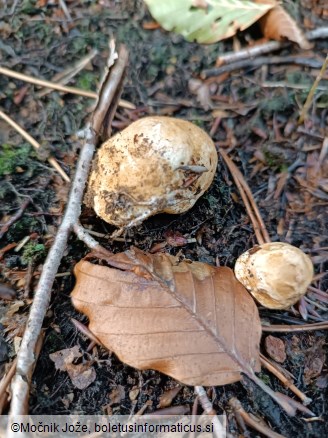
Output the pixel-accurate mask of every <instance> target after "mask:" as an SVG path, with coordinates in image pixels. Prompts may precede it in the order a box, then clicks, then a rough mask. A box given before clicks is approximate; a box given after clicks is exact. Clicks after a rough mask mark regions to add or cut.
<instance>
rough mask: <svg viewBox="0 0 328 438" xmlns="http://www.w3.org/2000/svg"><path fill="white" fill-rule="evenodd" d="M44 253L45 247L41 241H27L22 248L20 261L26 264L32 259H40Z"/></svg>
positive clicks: (35, 260)
mask: <svg viewBox="0 0 328 438" xmlns="http://www.w3.org/2000/svg"><path fill="white" fill-rule="evenodd" d="M45 255H46V248H45V246H44V245H43V243H34V242H29V243H28V244H27V245H26V246H25V249H24V252H23V255H22V262H23V263H25V264H28V263H29V262H31V261H32V260H33V261H34V262H37V261H40V260H41V259H43V258H44V257H45Z"/></svg>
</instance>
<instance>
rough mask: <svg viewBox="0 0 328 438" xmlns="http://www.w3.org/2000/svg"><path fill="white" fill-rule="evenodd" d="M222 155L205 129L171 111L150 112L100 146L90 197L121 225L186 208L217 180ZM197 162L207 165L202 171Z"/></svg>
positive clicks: (101, 211) (103, 215) (90, 203)
mask: <svg viewBox="0 0 328 438" xmlns="http://www.w3.org/2000/svg"><path fill="white" fill-rule="evenodd" d="M217 161H218V158H217V152H216V149H215V146H214V143H213V142H212V140H211V138H210V137H209V136H208V135H207V134H206V132H204V131H203V130H202V129H200V128H198V127H197V126H195V125H193V124H192V123H190V122H187V121H184V120H180V119H175V118H171V117H145V118H142V119H140V120H137V121H136V122H134V123H132V124H131V125H130V126H128V127H127V128H126V129H124V130H123V131H121V132H120V133H118V134H116V135H115V136H114V137H112V138H111V139H109V140H107V141H106V142H105V143H104V144H103V145H102V146H101V147H100V149H99V150H98V151H97V154H96V157H95V159H94V163H93V168H92V171H91V174H90V178H89V184H88V189H87V193H86V197H85V203H86V204H87V205H88V206H90V207H92V208H93V209H94V210H95V212H96V213H97V215H98V216H100V217H101V218H102V219H104V220H105V221H106V222H108V223H110V224H113V225H116V226H117V227H125V226H132V225H137V224H138V223H141V222H142V221H143V220H144V219H146V218H147V217H149V216H152V215H154V214H157V213H172V214H178V213H183V212H185V211H187V210H188V209H190V208H191V207H192V206H193V205H194V204H195V202H196V201H197V199H198V198H199V197H200V196H201V195H202V194H203V193H204V192H205V190H207V189H208V187H209V186H210V184H211V183H212V181H213V178H214V175H215V171H216V167H217ZM186 166H189V167H188V168H186ZM190 166H193V167H192V168H190ZM197 166H204V167H205V168H206V169H207V171H206V172H203V173H197V170H199V168H198V167H197ZM195 170H196V172H195Z"/></svg>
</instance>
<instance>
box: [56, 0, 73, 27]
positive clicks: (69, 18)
mask: <svg viewBox="0 0 328 438" xmlns="http://www.w3.org/2000/svg"><path fill="white" fill-rule="evenodd" d="M59 4H60V7H61V8H62V10H63V12H64V14H65V17H66V19H67V21H70V22H71V21H72V17H71V14H70V12H69V10H68V8H67V6H66V3H65V1H64V0H59Z"/></svg>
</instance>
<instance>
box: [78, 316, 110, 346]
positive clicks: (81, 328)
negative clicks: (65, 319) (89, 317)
mask: <svg viewBox="0 0 328 438" xmlns="http://www.w3.org/2000/svg"><path fill="white" fill-rule="evenodd" d="M71 321H72V323H73V324H74V325H75V327H76V328H77V330H79V332H81V333H82V334H83V335H84V336H86V337H87V338H88V339H89V340H90V341H92V342H94V343H95V344H97V345H102V343H101V342H100V341H99V339H98V338H97V336H95V335H94V334H93V333H92V331H90V330H89V329H88V327H86V326H85V325H84V324H82V323H81V322H80V321H78V320H77V319H75V318H71Z"/></svg>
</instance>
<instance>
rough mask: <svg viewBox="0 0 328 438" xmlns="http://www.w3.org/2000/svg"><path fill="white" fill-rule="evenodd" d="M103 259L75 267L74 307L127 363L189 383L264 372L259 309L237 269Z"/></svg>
mask: <svg viewBox="0 0 328 438" xmlns="http://www.w3.org/2000/svg"><path fill="white" fill-rule="evenodd" d="M91 257H93V259H94V257H95V254H90V255H89V256H88V258H89V259H90V258H91ZM100 258H101V259H102V260H98V262H99V261H100V263H102V265H99V264H93V263H91V262H90V261H88V260H86V259H84V260H82V261H80V262H79V263H78V264H77V265H76V267H75V275H76V280H77V281H76V286H75V288H74V290H73V292H72V301H73V304H74V306H75V307H76V308H77V309H78V310H79V311H81V312H82V313H84V314H86V315H87V316H88V317H89V319H90V325H89V328H90V330H91V331H92V332H93V333H94V334H95V335H96V336H97V337H98V339H100V341H101V342H102V343H103V345H104V346H106V347H107V348H108V349H110V350H112V351H114V352H115V353H116V354H117V355H118V357H119V358H120V359H121V360H122V361H123V362H125V363H127V364H128V365H131V366H133V367H135V368H139V369H155V370H158V371H161V372H163V373H165V374H167V375H169V376H171V377H173V378H175V379H177V380H179V381H181V382H183V383H185V384H189V385H224V384H227V383H232V382H236V381H238V380H240V378H241V375H240V373H241V372H244V373H246V374H248V375H250V374H252V373H253V371H259V369H260V362H259V342H260V336H261V324H260V320H259V315H258V311H257V307H256V305H255V303H254V301H253V300H252V298H251V297H250V296H249V294H248V293H247V291H246V290H245V289H244V287H243V286H242V285H241V284H240V283H239V282H238V281H237V280H236V279H235V276H234V274H233V271H232V270H231V269H229V268H227V267H220V268H216V267H213V266H210V265H207V264H205V263H200V262H191V261H190V260H184V261H180V260H179V258H177V257H173V256H170V255H167V254H159V253H158V254H145V253H143V252H141V251H140V250H138V249H136V248H132V249H131V250H129V251H126V252H124V253H120V254H116V255H113V256H110V257H108V258H106V259H104V258H103V256H100ZM104 264H105V265H106V266H105V265H104Z"/></svg>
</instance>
